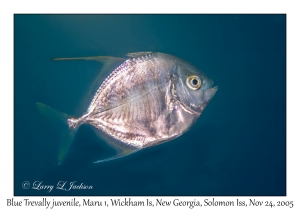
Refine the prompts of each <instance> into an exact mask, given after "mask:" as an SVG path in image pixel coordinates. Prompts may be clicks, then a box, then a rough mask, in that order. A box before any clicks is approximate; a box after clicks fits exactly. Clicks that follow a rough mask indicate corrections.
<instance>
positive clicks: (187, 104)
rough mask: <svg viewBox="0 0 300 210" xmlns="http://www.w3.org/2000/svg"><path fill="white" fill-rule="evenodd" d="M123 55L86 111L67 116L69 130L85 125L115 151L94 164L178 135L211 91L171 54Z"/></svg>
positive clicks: (208, 83)
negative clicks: (106, 139)
mask: <svg viewBox="0 0 300 210" xmlns="http://www.w3.org/2000/svg"><path fill="white" fill-rule="evenodd" d="M128 56H129V58H128V59H126V60H125V61H124V62H123V63H122V64H121V65H119V66H118V67H117V68H116V69H114V70H113V71H112V72H111V73H110V74H109V76H108V77H107V78H106V79H105V80H104V81H103V83H102V84H101V86H100V87H99V89H98V90H97V92H96V94H95V96H94V98H93V100H92V102H91V104H90V106H89V108H88V110H87V112H86V113H85V114H84V115H83V116H82V117H80V118H78V119H75V118H68V119H67V122H68V125H69V128H70V130H73V133H74V134H75V132H76V130H77V129H78V127H79V126H80V125H81V124H90V125H92V126H94V127H95V128H96V129H98V130H100V131H101V132H103V133H104V134H105V135H106V136H107V137H109V138H108V139H109V140H108V141H110V142H115V143H113V144H111V145H112V146H114V147H117V148H118V149H119V152H118V155H116V156H114V157H113V158H109V159H105V160H101V161H100V162H103V161H107V160H111V159H115V158H118V157H121V156H124V155H127V154H129V153H132V152H134V151H137V150H140V149H142V148H146V147H149V146H153V145H157V144H160V143H162V142H165V141H168V140H171V139H174V138H176V137H178V136H180V135H182V134H183V133H184V132H186V131H187V130H188V129H189V128H190V127H191V126H192V125H193V123H195V121H196V120H197V118H198V117H199V116H200V114H201V112H202V111H203V110H204V108H205V107H206V105H207V104H208V102H209V101H210V100H211V99H212V97H213V96H214V94H215V93H216V91H217V87H212V84H213V82H212V80H211V79H209V78H208V77H207V76H206V75H205V74H203V73H202V72H200V71H199V70H197V69H196V68H195V67H194V66H192V65H191V64H189V63H187V62H186V61H183V60H181V59H180V58H177V57H175V56H171V55H168V54H163V53H148V52H145V53H130V54H128ZM64 155H65V154H64Z"/></svg>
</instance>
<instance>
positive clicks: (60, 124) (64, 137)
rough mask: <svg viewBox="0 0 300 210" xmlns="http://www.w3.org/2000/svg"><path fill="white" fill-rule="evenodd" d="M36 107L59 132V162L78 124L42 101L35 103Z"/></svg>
mask: <svg viewBox="0 0 300 210" xmlns="http://www.w3.org/2000/svg"><path fill="white" fill-rule="evenodd" d="M36 107H37V109H38V110H39V112H40V113H41V114H42V115H44V116H45V117H46V118H47V119H48V120H49V121H50V123H51V124H52V125H54V126H55V127H56V128H58V129H59V130H60V132H61V136H60V139H59V149H58V164H61V162H62V161H63V159H64V158H65V157H66V155H67V153H68V151H69V148H70V146H71V144H72V141H73V139H74V136H75V133H76V131H77V129H78V124H77V123H75V122H77V120H76V119H74V118H72V117H71V116H69V115H67V114H65V113H60V112H58V111H57V110H55V109H53V108H51V107H49V106H47V105H45V104H42V103H36Z"/></svg>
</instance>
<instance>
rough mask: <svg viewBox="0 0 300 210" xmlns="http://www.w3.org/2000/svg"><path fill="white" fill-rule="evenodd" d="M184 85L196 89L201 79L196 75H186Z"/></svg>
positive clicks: (199, 85)
mask: <svg viewBox="0 0 300 210" xmlns="http://www.w3.org/2000/svg"><path fill="white" fill-rule="evenodd" d="M186 85H187V86H188V87H189V88H190V89H192V90H197V89H199V88H200V87H201V80H200V78H199V77H197V76H188V77H187V79H186Z"/></svg>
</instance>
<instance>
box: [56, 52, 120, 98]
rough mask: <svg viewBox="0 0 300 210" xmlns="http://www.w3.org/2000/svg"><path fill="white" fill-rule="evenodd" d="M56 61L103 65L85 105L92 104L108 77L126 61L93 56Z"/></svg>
mask: <svg viewBox="0 0 300 210" xmlns="http://www.w3.org/2000/svg"><path fill="white" fill-rule="evenodd" d="M53 60H55V61H63V60H93V61H98V62H101V63H102V64H103V67H102V69H101V70H100V72H99V73H98V74H97V76H96V77H95V79H94V81H93V83H92V85H91V86H90V89H89V91H88V93H87V95H86V97H85V103H88V102H90V100H91V99H92V98H93V95H94V94H95V92H96V91H97V89H98V88H99V86H100V85H101V83H102V82H103V80H104V79H105V78H106V77H108V75H109V74H110V73H111V72H112V71H114V70H115V69H116V68H117V67H118V66H119V65H121V64H122V63H123V62H124V61H125V59H124V58H118V57H110V56H91V57H77V58H54V59H53Z"/></svg>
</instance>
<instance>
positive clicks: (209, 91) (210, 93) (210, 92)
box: [204, 84, 218, 103]
mask: <svg viewBox="0 0 300 210" xmlns="http://www.w3.org/2000/svg"><path fill="white" fill-rule="evenodd" d="M210 86H212V84H211V85H210ZM217 90H218V86H215V87H213V88H209V89H207V90H205V91H204V98H205V101H206V103H208V102H210V100H211V99H212V98H213V97H214V95H215V94H216V92H217Z"/></svg>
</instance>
